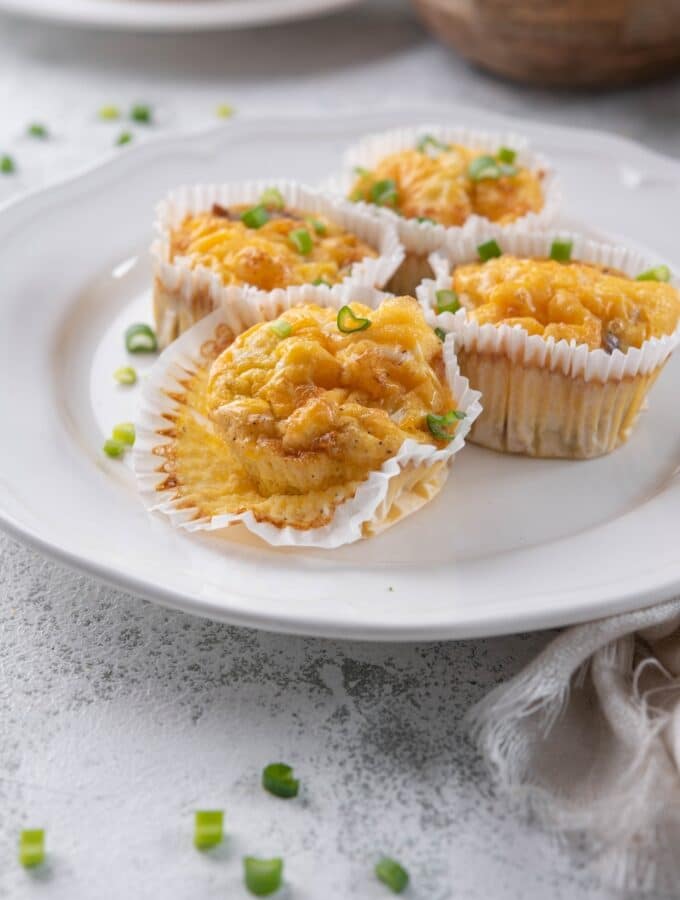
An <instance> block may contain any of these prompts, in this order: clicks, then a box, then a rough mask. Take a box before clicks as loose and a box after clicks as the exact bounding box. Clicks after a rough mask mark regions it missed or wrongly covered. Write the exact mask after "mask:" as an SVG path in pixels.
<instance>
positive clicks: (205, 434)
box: [159, 297, 455, 528]
mask: <svg viewBox="0 0 680 900" xmlns="http://www.w3.org/2000/svg"><path fill="white" fill-rule="evenodd" d="M352 310H353V312H354V313H355V315H357V316H361V317H366V318H369V319H370V321H371V324H370V326H369V327H368V328H367V329H366V330H365V331H360V332H354V333H351V334H345V333H342V332H341V331H339V330H338V326H337V321H336V319H337V313H336V311H335V310H331V309H325V308H321V307H318V306H302V307H296V308H293V309H290V310H287V311H286V312H285V313H284V314H283V316H282V317H281V318H280V319H279V320H278V321H277V322H276V323H274V325H275V326H276V327H275V328H272V323H261V324H258V325H255V326H254V327H253V328H251V329H249V330H248V331H246V332H245V333H244V334H242V335H240V336H239V337H237V338H236V340H234V341H233V343H232V344H231V345H230V346H228V347H227V349H226V350H224V351H223V352H222V353H221V354H220V355H219V356H218V357H217V359H215V361H214V362H213V364H212V367H211V368H210V369H208V368H207V367H206V368H204V369H203V370H200V371H199V372H197V373H195V374H194V375H192V376H191V377H190V378H189V380H188V381H187V383H186V385H185V388H186V397H185V401H184V402H183V403H182V404H181V405H180V408H179V411H178V413H177V414H176V417H175V420H174V422H173V425H172V435H173V441H172V443H171V444H169V445H167V447H168V448H169V449H168V450H167V451H166V450H165V449H164V448H162V449H163V455H165V456H166V457H167V461H166V464H165V468H164V471H166V472H167V473H168V479H167V481H166V482H164V483H163V484H162V485H159V490H166V489H168V488H173V489H174V491H175V493H176V499H179V500H180V501H181V502H180V505H181V506H184V507H186V508H196V509H197V510H198V511H199V514H200V515H201V516H214V515H220V514H224V513H232V514H234V513H241V512H244V511H247V510H250V511H252V512H253V514H254V516H255V518H256V519H258V520H259V521H269V522H273V523H274V524H276V525H278V526H279V527H282V526H285V525H292V526H293V527H296V528H316V527H321V526H323V525H324V524H327V523H328V522H330V521H331V519H332V518H333V515H334V512H335V509H336V508H337V506H338V505H340V504H341V503H342V502H344V501H345V500H348V499H349V498H351V497H353V496H354V494H355V492H356V490H357V488H358V487H359V485H360V484H361V482H363V481H365V479H366V478H367V477H368V475H369V474H370V472H371V471H373V470H377V469H380V467H381V466H382V465H383V463H384V462H385V461H386V460H387V459H389V458H390V457H392V456H394V455H395V454H396V453H397V452H398V451H399V449H400V448H401V446H402V444H403V443H404V441H405V440H407V439H409V438H410V439H412V440H415V441H418V442H421V443H426V442H427V443H431V444H434V445H436V446H445V442H440V441H438V440H437V439H436V438H435V437H433V435H432V434H431V433H430V431H429V428H428V425H427V416H428V414H430V413H434V414H438V415H442V414H445V413H447V412H449V411H450V410H452V409H454V408H455V404H454V398H453V397H452V396H451V392H450V389H449V387H448V383H447V380H446V378H445V373H444V362H443V357H442V344H441V342H440V340H439V338H437V336H436V335H435V334H434V332H433V331H432V329H431V328H430V327H429V326H428V325H427V324H426V322H425V319H424V317H423V314H422V312H421V310H420V308H419V306H418V304H417V303H416V301H414V300H413V299H411V298H406V297H402V298H395V299H388V300H385V301H384V302H383V304H382V305H381V307H380V308H379V309H378V310H375V311H373V310H369V309H367V308H365V307H363V306H361V305H360V304H352ZM283 323H287V325H289V326H290V333H289V334H287V335H286V336H285V337H281V336H280V335H281V334H282V333H284V332H285V331H286V330H287V329H286V327H285V326H284V327H283V328H282V327H281V326H282V325H283Z"/></svg>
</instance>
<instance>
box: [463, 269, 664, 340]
mask: <svg viewBox="0 0 680 900" xmlns="http://www.w3.org/2000/svg"><path fill="white" fill-rule="evenodd" d="M452 287H453V289H454V291H455V292H456V293H457V294H458V297H459V299H460V302H461V303H462V305H463V306H465V307H466V308H467V309H468V314H469V316H470V317H471V318H473V319H475V320H476V321H477V322H479V323H480V324H485V323H487V322H492V323H494V324H499V323H505V324H507V325H520V326H521V327H522V328H524V329H525V330H526V331H527V332H528V333H529V334H539V335H542V336H543V337H546V338H547V337H553V338H555V340H557V341H559V340H562V339H564V340H567V341H571V340H574V341H576V343H577V344H587V345H588V347H590V349H591V350H595V349H598V348H602V349H604V350H607V351H608V352H610V353H611V352H612V351H613V350H615V349H620V350H622V351H623V352H625V351H626V350H627V349H628V348H630V347H640V346H641V344H642V343H643V341H645V340H647V339H648V338H651V337H660V336H661V335H665V334H670V333H672V332H673V331H674V330H675V328H676V326H677V325H678V320H679V319H680V292H678V291H677V290H676V289H675V288H674V287H672V286H671V285H670V284H665V283H663V282H658V281H636V280H634V279H632V278H628V277H627V276H625V275H622V274H621V273H619V272H615V271H612V270H607V269H604V268H603V267H601V266H596V265H593V264H589V263H580V262H569V263H562V262H556V261H554V260H551V259H518V258H517V257H514V256H505V255H504V256H500V257H497V258H495V259H491V260H489V261H487V262H484V263H472V264H470V265H462V266H457V267H456V269H455V272H454V275H453V279H452Z"/></svg>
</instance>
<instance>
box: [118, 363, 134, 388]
mask: <svg viewBox="0 0 680 900" xmlns="http://www.w3.org/2000/svg"><path fill="white" fill-rule="evenodd" d="M113 377H114V378H115V380H116V381H117V382H118V384H135V382H136V381H137V372H136V371H135V370H134V369H133V368H132V366H121V367H120V368H119V369H116V371H115V372H114V373H113Z"/></svg>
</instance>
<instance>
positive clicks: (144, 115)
mask: <svg viewBox="0 0 680 900" xmlns="http://www.w3.org/2000/svg"><path fill="white" fill-rule="evenodd" d="M130 118H131V119H132V121H133V122H143V123H144V124H145V125H149V124H150V122H151V107H150V106H147V105H146V104H144V103H136V104H135V105H134V106H133V107H132V109H131V110H130Z"/></svg>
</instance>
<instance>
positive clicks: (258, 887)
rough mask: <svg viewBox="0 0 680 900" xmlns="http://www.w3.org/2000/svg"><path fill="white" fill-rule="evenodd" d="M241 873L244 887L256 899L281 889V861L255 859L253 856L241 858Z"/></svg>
mask: <svg viewBox="0 0 680 900" xmlns="http://www.w3.org/2000/svg"><path fill="white" fill-rule="evenodd" d="M243 872H244V880H245V883H246V887H247V888H248V890H249V891H250V893H251V894H255V896H256V897H266V896H268V895H269V894H273V893H274V892H275V891H278V889H279V888H280V887H281V879H282V876H283V860H282V859H280V858H276V859H257V858H256V857H254V856H245V857H244V858H243Z"/></svg>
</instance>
